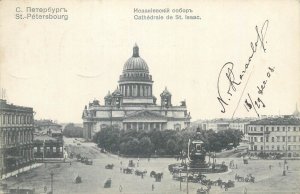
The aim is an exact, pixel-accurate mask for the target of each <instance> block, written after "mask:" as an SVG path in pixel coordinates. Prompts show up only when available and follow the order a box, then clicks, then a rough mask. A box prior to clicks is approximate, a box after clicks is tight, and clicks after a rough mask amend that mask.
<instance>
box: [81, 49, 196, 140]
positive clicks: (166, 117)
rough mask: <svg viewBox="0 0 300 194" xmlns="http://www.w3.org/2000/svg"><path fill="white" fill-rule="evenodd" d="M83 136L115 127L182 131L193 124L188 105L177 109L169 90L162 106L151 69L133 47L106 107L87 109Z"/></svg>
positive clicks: (96, 104) (94, 104)
mask: <svg viewBox="0 0 300 194" xmlns="http://www.w3.org/2000/svg"><path fill="white" fill-rule="evenodd" d="M82 119H83V126H84V137H85V138H86V139H91V138H92V136H93V135H94V134H95V133H96V132H98V131H100V130H101V129H102V128H106V127H108V126H115V127H118V128H120V129H125V130H127V129H136V130H142V129H143V130H152V129H156V130H165V129H171V130H182V129H184V128H186V127H189V125H190V119H191V117H190V113H189V112H188V111H187V106H186V102H185V101H182V102H181V104H180V105H178V106H175V105H173V103H172V94H171V93H170V92H169V91H168V89H167V88H165V90H164V91H163V92H162V93H161V94H160V103H159V104H157V98H156V97H155V96H154V92H153V79H152V75H151V74H150V71H149V67H148V65H147V63H146V62H145V60H144V59H142V58H141V57H140V55H139V47H138V46H137V45H135V46H134V47H133V55H132V57H131V58H129V59H128V60H127V61H126V63H125V64H124V67H123V72H122V75H120V77H119V85H118V87H117V89H115V91H114V92H112V93H110V92H108V94H107V95H106V96H105V97H104V104H103V105H100V102H99V101H98V100H94V101H93V102H91V103H89V105H88V106H85V108H84V110H83V114H82Z"/></svg>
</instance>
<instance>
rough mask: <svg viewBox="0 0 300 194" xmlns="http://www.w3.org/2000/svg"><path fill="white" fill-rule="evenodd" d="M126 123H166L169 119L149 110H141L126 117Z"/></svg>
mask: <svg viewBox="0 0 300 194" xmlns="http://www.w3.org/2000/svg"><path fill="white" fill-rule="evenodd" d="M126 121H128V122H129V121H160V122H166V121H167V118H166V117H165V116H163V115H160V114H157V113H155V112H152V111H149V110H141V111H137V112H134V113H132V114H129V115H127V116H125V118H124V120H123V122H126Z"/></svg>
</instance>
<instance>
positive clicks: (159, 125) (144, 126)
mask: <svg viewBox="0 0 300 194" xmlns="http://www.w3.org/2000/svg"><path fill="white" fill-rule="evenodd" d="M165 125H166V123H164V122H123V129H124V130H128V129H135V130H153V129H157V130H160V131H161V130H163V129H164V127H165Z"/></svg>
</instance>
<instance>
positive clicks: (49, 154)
mask: <svg viewBox="0 0 300 194" xmlns="http://www.w3.org/2000/svg"><path fill="white" fill-rule="evenodd" d="M34 126H35V133H34V141H33V145H34V158H35V159H36V160H41V159H42V160H44V159H51V158H63V154H64V146H63V145H64V144H63V134H62V126H61V125H59V124H57V123H55V122H53V121H52V120H45V119H43V120H36V121H35V122H34Z"/></svg>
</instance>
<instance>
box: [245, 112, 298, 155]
mask: <svg viewBox="0 0 300 194" xmlns="http://www.w3.org/2000/svg"><path fill="white" fill-rule="evenodd" d="M247 133H248V138H249V151H250V152H255V153H258V152H263V153H281V154H282V155H284V156H287V157H300V119H299V118H295V117H293V116H284V117H277V118H265V119H261V120H256V121H251V122H250V123H249V124H248V125H247Z"/></svg>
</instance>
